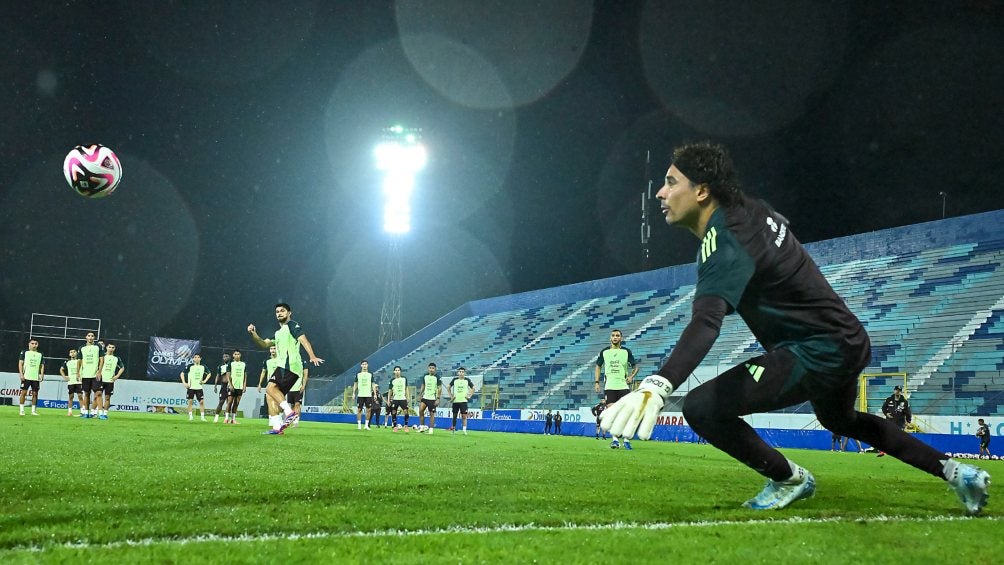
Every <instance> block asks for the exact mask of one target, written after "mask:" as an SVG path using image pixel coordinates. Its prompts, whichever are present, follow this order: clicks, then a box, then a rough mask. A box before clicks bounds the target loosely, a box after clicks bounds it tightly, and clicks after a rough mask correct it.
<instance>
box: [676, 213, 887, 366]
mask: <svg viewBox="0 0 1004 565" xmlns="http://www.w3.org/2000/svg"><path fill="white" fill-rule="evenodd" d="M697 266H698V271H697V272H698V275H697V291H696V293H695V300H696V299H697V298H699V297H701V296H718V297H721V298H723V299H724V300H725V301H726V302H727V303H728V312H729V313H731V312H733V311H735V312H738V313H739V315H740V316H741V317H742V319H743V320H744V321H745V322H746V324H747V325H748V326H749V328H750V330H751V331H752V332H753V335H754V336H756V338H757V340H759V342H760V344H761V345H762V346H763V347H764V348H765V349H766V350H767V351H768V352H769V351H773V350H775V349H779V348H788V349H790V350H791V351H792V352H793V353H794V354H795V356H796V357H798V358H799V359H800V360H801V361H802V363H803V364H804V365H805V366H806V367H807V368H809V369H811V370H814V371H819V372H822V373H829V374H843V373H849V372H855V371H858V370H860V369H862V368H864V367H865V366H866V365H867V364H868V362H869V361H870V359H871V345H870V342H869V339H868V334H867V333H866V332H865V329H864V327H863V326H862V325H861V322H860V321H859V320H858V319H857V317H855V316H854V314H852V313H851V311H850V310H849V309H848V308H847V305H846V304H845V303H844V301H843V300H842V299H841V298H840V297H839V296H837V293H836V292H835V291H834V290H833V287H831V286H830V283H829V282H828V281H827V280H826V278H825V277H823V274H822V272H820V270H819V267H818V266H817V265H816V263H815V262H814V261H813V260H812V258H811V257H810V256H809V254H808V252H806V250H805V248H804V247H802V244H801V243H799V242H798V240H797V239H795V236H794V234H792V233H791V230H790V228H789V227H788V221H787V219H785V218H784V216H782V215H780V214H778V213H777V212H775V211H774V210H771V209H770V208H769V207H767V206H766V205H765V204H764V203H763V202H761V201H759V200H754V199H751V198H748V197H743V201H742V203H741V204H740V205H738V206H731V207H728V208H725V207H722V208H719V209H717V210H716V211H715V212H714V213H713V214H712V215H711V218H710V220H709V221H708V226H707V231H706V234H705V237H704V240H703V241H702V242H701V248H700V249H699V250H698V253H697ZM677 345H678V346H679V345H683V344H677Z"/></svg>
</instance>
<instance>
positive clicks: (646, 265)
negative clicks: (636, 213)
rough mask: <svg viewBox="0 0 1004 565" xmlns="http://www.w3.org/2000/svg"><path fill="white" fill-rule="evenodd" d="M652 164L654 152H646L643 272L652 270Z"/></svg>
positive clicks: (642, 219)
mask: <svg viewBox="0 0 1004 565" xmlns="http://www.w3.org/2000/svg"><path fill="white" fill-rule="evenodd" d="M651 162H652V151H651V150H648V151H645V179H646V180H647V181H648V185H647V186H646V187H645V190H644V191H642V193H641V270H642V271H647V270H649V269H650V268H651V266H650V265H651V259H650V253H649V246H648V240H649V237H651V235H652V226H651V224H650V223H649V217H648V206H649V201H650V200H652V176H651V171H650V170H649V169H650V166H651Z"/></svg>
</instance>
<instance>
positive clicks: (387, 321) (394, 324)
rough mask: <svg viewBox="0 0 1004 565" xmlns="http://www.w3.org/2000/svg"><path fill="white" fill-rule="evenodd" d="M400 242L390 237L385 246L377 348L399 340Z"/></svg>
mask: <svg viewBox="0 0 1004 565" xmlns="http://www.w3.org/2000/svg"><path fill="white" fill-rule="evenodd" d="M402 278H403V270H402V268H401V241H400V239H398V237H396V236H391V238H390V242H389V244H388V246H387V278H386V279H385V281H384V287H383V307H382V308H380V343H379V344H378V345H377V348H378V349H379V348H381V347H383V346H384V345H387V344H388V343H390V342H392V341H398V340H400V339H401V302H402V296H401V283H402Z"/></svg>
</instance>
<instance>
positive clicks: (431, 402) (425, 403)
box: [418, 363, 441, 434]
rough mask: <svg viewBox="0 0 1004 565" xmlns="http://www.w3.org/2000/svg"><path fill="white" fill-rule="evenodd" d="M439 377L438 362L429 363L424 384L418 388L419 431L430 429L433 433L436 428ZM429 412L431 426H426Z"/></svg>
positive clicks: (423, 379) (423, 380) (439, 392)
mask: <svg viewBox="0 0 1004 565" xmlns="http://www.w3.org/2000/svg"><path fill="white" fill-rule="evenodd" d="M440 394H441V391H440V390H439V377H438V376H437V375H436V364H435V363H429V372H427V373H426V374H425V376H424V377H422V386H421V387H420V388H419V390H418V397H419V398H420V399H421V400H419V402H418V431H419V432H424V431H426V430H428V432H429V433H430V434H431V433H432V432H433V430H435V429H436V405H437V404H439V396H440ZM426 411H428V412H429V427H428V428H426V427H425V412H426Z"/></svg>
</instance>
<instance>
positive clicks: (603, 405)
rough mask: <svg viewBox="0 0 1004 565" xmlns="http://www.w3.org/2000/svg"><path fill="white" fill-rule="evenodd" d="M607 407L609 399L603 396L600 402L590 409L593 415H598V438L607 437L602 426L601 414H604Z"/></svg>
mask: <svg viewBox="0 0 1004 565" xmlns="http://www.w3.org/2000/svg"><path fill="white" fill-rule="evenodd" d="M606 409H607V399H606V398H603V399H600V402H599V404H597V405H596V406H593V408H592V410H590V412H592V413H593V416H595V417H596V439H600V438H601V437H602V438H603V439H607V433H606V432H604V431H603V428H601V427H600V415H601V414H603V411H604V410H606Z"/></svg>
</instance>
